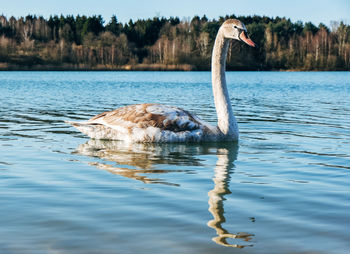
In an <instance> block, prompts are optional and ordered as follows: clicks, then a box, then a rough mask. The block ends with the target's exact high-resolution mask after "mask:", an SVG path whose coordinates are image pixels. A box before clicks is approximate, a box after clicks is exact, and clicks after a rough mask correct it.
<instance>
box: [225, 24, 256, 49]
mask: <svg viewBox="0 0 350 254" xmlns="http://www.w3.org/2000/svg"><path fill="white" fill-rule="evenodd" d="M220 30H221V32H222V33H223V34H224V37H225V38H228V39H235V40H239V41H244V42H245V43H247V44H248V45H249V46H251V47H256V45H255V43H254V42H253V41H252V40H251V39H250V38H249V36H248V33H247V28H246V27H245V25H244V24H243V23H242V22H241V21H239V20H238V19H228V20H226V21H225V22H224V23H223V24H222V25H221V27H220Z"/></svg>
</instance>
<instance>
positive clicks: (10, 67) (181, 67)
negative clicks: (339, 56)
mask: <svg viewBox="0 0 350 254" xmlns="http://www.w3.org/2000/svg"><path fill="white" fill-rule="evenodd" d="M0 71H210V69H198V68H196V66H193V65H189V64H178V65H175V64H172V65H166V64H137V65H122V66H108V65H107V66H105V65H97V66H93V67H91V66H85V65H71V64H64V65H32V66H20V65H15V64H7V63H0ZM227 71H281V72H315V71H347V70H303V69H267V70H265V69H262V70H256V69H246V68H227Z"/></svg>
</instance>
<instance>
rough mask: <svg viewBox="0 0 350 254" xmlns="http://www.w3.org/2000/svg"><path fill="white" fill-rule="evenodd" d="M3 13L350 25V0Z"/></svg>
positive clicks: (187, 1)
mask: <svg viewBox="0 0 350 254" xmlns="http://www.w3.org/2000/svg"><path fill="white" fill-rule="evenodd" d="M0 6H1V7H0V14H3V15H5V16H7V17H8V18H9V17H11V16H14V17H16V18H17V17H20V16H26V15H28V14H36V15H37V16H44V17H45V18H48V17H49V16H50V15H55V14H57V15H61V14H63V15H74V16H75V15H77V14H80V15H87V16H90V15H102V17H103V18H104V20H105V21H106V22H107V23H108V21H109V20H110V17H111V16H112V15H114V14H115V15H116V16H117V18H118V20H119V21H120V22H123V23H125V22H128V21H129V20H130V19H133V20H137V19H141V18H142V19H146V18H152V17H155V16H160V17H161V16H164V17H170V16H174V17H175V16H176V17H179V18H180V19H182V18H188V17H193V16H195V15H199V16H203V15H204V14H205V15H207V17H208V18H210V19H212V18H218V17H219V16H225V15H226V14H228V15H231V14H235V15H236V16H239V15H254V14H257V15H265V16H269V17H276V16H280V17H287V18H291V20H292V21H294V22H295V21H298V20H301V21H303V22H308V21H311V22H313V23H314V24H316V25H318V24H319V23H321V22H322V23H324V24H325V25H327V26H329V25H330V22H331V21H344V22H345V23H346V24H350V0H211V1H209V0H170V1H169V0H124V1H122V0H98V1H97V0H58V1H54V0H13V1H8V0H0Z"/></svg>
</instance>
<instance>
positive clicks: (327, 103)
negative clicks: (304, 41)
mask: <svg viewBox="0 0 350 254" xmlns="http://www.w3.org/2000/svg"><path fill="white" fill-rule="evenodd" d="M210 82H211V78H210V72H0V102H1V107H0V154H1V155H0V253H5V254H7V253H242V254H243V253H349V248H350V73H349V72H229V73H227V82H228V89H229V93H230V97H231V102H232V105H233V110H234V112H235V115H236V118H237V121H238V124H239V129H240V140H239V142H238V143H221V144H220V143H219V144H210V143H207V144H158V145H157V144H126V143H123V142H118V141H99V140H90V139H89V138H88V137H86V136H85V135H83V134H81V133H80V132H78V131H77V130H76V129H74V128H73V127H71V126H69V125H67V124H65V123H64V121H65V120H72V121H77V120H85V119H89V118H90V117H92V116H94V115H96V114H98V113H101V112H103V111H107V110H113V109H115V108H117V107H120V106H124V105H129V104H136V103H145V102H150V103H164V104H169V105H174V106H178V107H181V108H184V109H186V110H188V111H190V112H193V113H196V114H197V115H198V116H199V117H201V118H202V119H204V120H206V121H208V122H210V123H212V124H215V123H216V112H215V108H214V103H213V98H212V90H211V83H210Z"/></svg>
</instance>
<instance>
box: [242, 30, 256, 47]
mask: <svg viewBox="0 0 350 254" xmlns="http://www.w3.org/2000/svg"><path fill="white" fill-rule="evenodd" d="M239 38H240V39H241V40H242V41H244V42H245V43H247V44H248V45H249V46H251V47H254V48H255V47H256V45H255V43H254V42H253V41H252V40H251V39H250V38H249V36H248V34H247V32H246V31H243V32H242V33H241V34H240V35H239Z"/></svg>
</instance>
